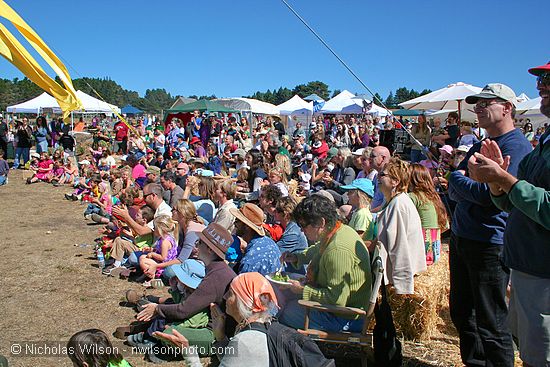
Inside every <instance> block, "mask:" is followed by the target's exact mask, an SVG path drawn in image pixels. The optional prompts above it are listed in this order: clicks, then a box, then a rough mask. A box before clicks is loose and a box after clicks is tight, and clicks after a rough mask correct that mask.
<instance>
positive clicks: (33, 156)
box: [31, 152, 90, 164]
mask: <svg viewBox="0 0 550 367" xmlns="http://www.w3.org/2000/svg"><path fill="white" fill-rule="evenodd" d="M31 158H40V154H38V153H36V152H33V153H31ZM82 162H83V161H82ZM82 162H80V164H82ZM87 164H90V162H88V163H87Z"/></svg>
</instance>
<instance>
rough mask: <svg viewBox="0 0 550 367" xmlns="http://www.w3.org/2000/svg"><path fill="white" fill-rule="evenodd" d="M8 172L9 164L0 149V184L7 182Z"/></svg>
mask: <svg viewBox="0 0 550 367" xmlns="http://www.w3.org/2000/svg"><path fill="white" fill-rule="evenodd" d="M9 172H10V166H9V165H8V162H7V161H6V160H5V159H4V151H3V150H2V149H0V186H3V185H5V184H7V183H8V173H9Z"/></svg>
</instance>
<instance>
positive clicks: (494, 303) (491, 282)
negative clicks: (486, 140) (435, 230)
mask: <svg viewBox="0 0 550 367" xmlns="http://www.w3.org/2000/svg"><path fill="white" fill-rule="evenodd" d="M466 102H467V103H469V104H475V107H474V111H475V113H476V115H477V118H478V120H479V126H481V127H483V128H485V129H486V130H487V133H488V134H489V136H490V137H491V139H493V140H494V141H495V143H496V144H498V146H499V147H500V149H501V150H502V151H503V152H504V154H506V155H509V156H510V157H511V164H510V166H509V167H508V171H509V172H510V173H511V174H514V175H515V174H516V172H517V169H518V165H519V162H520V161H521V159H522V158H523V157H524V156H525V155H527V154H528V153H529V152H530V151H531V146H530V144H529V142H528V141H527V139H525V137H524V136H523V134H522V133H521V131H520V130H518V129H516V128H515V127H514V115H515V106H514V103H515V102H516V95H515V93H514V91H513V90H512V89H510V87H508V86H506V85H504V84H499V83H494V84H488V85H486V86H485V88H483V90H482V91H481V93H479V94H476V95H472V96H468V97H466ZM480 148H481V143H477V144H474V146H473V147H472V148H471V149H470V151H469V152H468V155H467V156H466V159H464V160H463V161H462V163H461V164H460V165H459V166H458V169H457V170H456V171H454V172H453V173H451V175H450V177H449V197H450V198H451V199H452V200H454V201H456V203H457V204H456V208H455V211H454V216H453V221H452V225H451V230H452V234H451V240H450V246H449V247H450V254H449V267H450V272H451V279H450V280H451V291H450V300H449V308H450V311H451V319H452V320H453V323H454V325H455V327H456V329H457V330H458V334H459V337H460V355H461V357H462V362H464V364H465V365H467V366H513V365H514V350H513V346H512V336H511V335H510V331H509V329H508V326H507V325H506V316H507V314H508V307H507V305H506V288H507V286H508V280H509V271H508V269H507V268H506V267H505V266H504V265H503V264H502V262H501V257H502V253H503V246H502V245H503V243H504V236H503V234H504V226H505V224H506V219H507V217H508V214H506V213H504V212H503V211H501V210H500V209H499V208H497V207H496V206H495V205H494V204H493V202H492V201H491V193H490V191H489V187H488V185H487V184H482V183H479V182H476V181H474V180H472V179H471V178H470V177H469V173H468V158H470V156H472V154H474V152H479V150H480Z"/></svg>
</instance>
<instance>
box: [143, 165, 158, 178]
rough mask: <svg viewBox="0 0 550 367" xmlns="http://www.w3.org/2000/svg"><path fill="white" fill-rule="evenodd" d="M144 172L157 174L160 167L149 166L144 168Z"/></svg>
mask: <svg viewBox="0 0 550 367" xmlns="http://www.w3.org/2000/svg"><path fill="white" fill-rule="evenodd" d="M145 173H147V174H152V175H157V176H158V175H159V174H160V168H158V167H157V166H149V167H148V168H147V169H146V170H145Z"/></svg>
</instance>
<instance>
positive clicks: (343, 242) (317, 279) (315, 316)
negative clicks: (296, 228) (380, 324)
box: [279, 195, 372, 332]
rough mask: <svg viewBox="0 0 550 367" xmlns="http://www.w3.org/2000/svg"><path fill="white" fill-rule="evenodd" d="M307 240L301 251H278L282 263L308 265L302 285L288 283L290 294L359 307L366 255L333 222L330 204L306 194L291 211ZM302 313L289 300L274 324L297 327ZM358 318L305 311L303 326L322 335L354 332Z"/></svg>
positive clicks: (367, 274) (364, 291) (367, 275)
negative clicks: (307, 325) (305, 325)
mask: <svg viewBox="0 0 550 367" xmlns="http://www.w3.org/2000/svg"><path fill="white" fill-rule="evenodd" d="M293 218H294V220H295V221H296V222H297V223H298V224H299V225H300V227H301V228H302V230H303V232H304V233H305V235H306V237H307V238H308V240H309V241H310V242H312V243H315V244H314V245H313V246H311V247H309V248H308V249H307V250H306V251H305V252H303V253H292V254H291V253H284V254H283V259H284V260H285V261H286V262H290V263H297V265H298V266H300V265H301V264H304V263H308V262H309V266H308V269H307V276H306V282H305V285H302V284H301V283H299V282H297V281H290V282H291V283H292V286H291V287H290V290H291V291H292V292H293V293H295V294H297V295H298V296H299V297H301V298H303V299H304V300H308V301H316V302H319V303H324V304H330V305H338V306H349V307H357V308H364V307H365V305H366V303H367V302H368V299H369V297H370V294H371V289H372V277H371V267H370V257H369V253H368V251H367V249H366V247H365V246H364V244H363V240H362V239H361V237H360V236H359V235H358V234H357V232H356V231H355V230H354V229H353V228H351V227H349V226H347V225H344V224H342V223H341V222H339V221H338V220H337V218H338V215H337V212H336V206H335V205H334V203H333V202H332V201H330V200H329V199H327V198H325V197H323V196H319V195H312V196H310V197H308V198H306V199H304V200H303V201H302V202H300V204H298V206H297V207H296V209H295V210H294V213H293ZM304 318H305V309H304V308H303V307H301V306H299V305H298V301H297V300H294V301H289V302H287V303H286V305H285V307H284V309H282V310H281V312H280V315H279V320H280V321H281V323H283V324H286V325H288V326H290V327H293V328H296V329H298V328H303V327H304ZM362 324H363V323H362V320H352V319H346V318H344V317H340V316H336V315H334V314H330V313H323V312H317V311H314V310H312V311H310V313H309V327H310V328H313V329H317V330H325V331H342V330H345V331H352V332H359V331H361V328H362V326H363V325H362Z"/></svg>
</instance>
